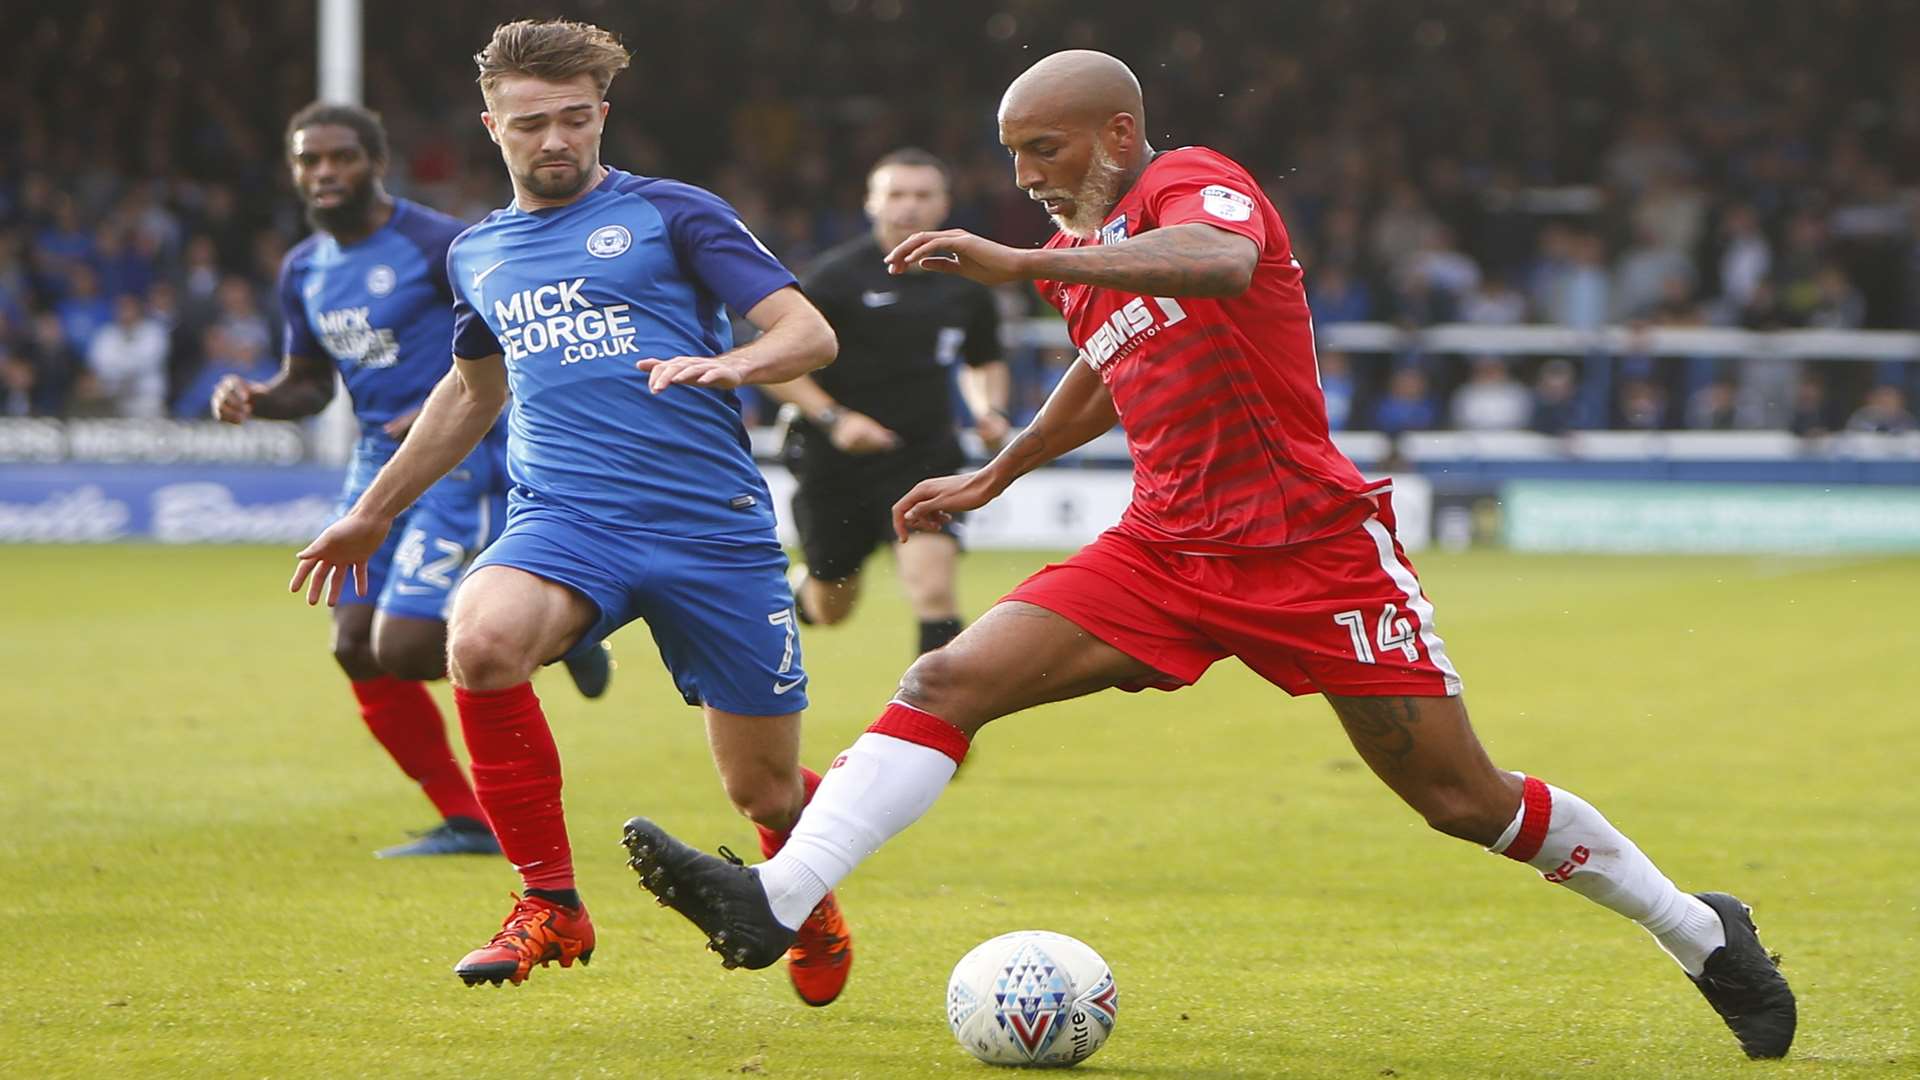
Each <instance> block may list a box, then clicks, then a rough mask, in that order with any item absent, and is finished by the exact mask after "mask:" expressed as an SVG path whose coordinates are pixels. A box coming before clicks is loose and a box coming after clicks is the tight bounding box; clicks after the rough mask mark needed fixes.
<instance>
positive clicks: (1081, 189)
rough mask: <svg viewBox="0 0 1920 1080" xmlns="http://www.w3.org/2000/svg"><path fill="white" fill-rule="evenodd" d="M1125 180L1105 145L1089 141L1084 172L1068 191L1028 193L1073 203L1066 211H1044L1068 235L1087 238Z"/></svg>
mask: <svg viewBox="0 0 1920 1080" xmlns="http://www.w3.org/2000/svg"><path fill="white" fill-rule="evenodd" d="M1126 182H1127V170H1126V169H1124V168H1122V167H1121V165H1120V163H1119V162H1117V161H1115V160H1113V156H1112V155H1110V154H1108V153H1107V148H1106V147H1104V146H1102V145H1100V144H1099V143H1097V142H1096V143H1094V144H1093V155H1092V157H1091V159H1090V160H1089V161H1088V162H1087V175H1086V176H1084V177H1082V178H1081V180H1080V183H1079V185H1078V186H1077V187H1075V188H1074V189H1073V190H1071V191H1036V192H1029V193H1028V195H1029V196H1030V197H1032V198H1034V199H1064V200H1065V201H1067V202H1069V203H1071V204H1073V212H1072V213H1070V214H1048V215H1047V216H1048V217H1050V218H1052V219H1053V224H1054V226H1055V227H1056V228H1058V229H1059V230H1060V231H1061V232H1063V233H1066V234H1067V235H1068V236H1077V237H1079V238H1080V239H1082V240H1091V239H1093V238H1094V237H1095V236H1098V235H1099V234H1100V226H1102V225H1104V224H1106V221H1107V215H1108V214H1110V213H1112V212H1113V206H1114V204H1115V203H1117V202H1119V201H1120V189H1121V187H1123V186H1125V184H1126Z"/></svg>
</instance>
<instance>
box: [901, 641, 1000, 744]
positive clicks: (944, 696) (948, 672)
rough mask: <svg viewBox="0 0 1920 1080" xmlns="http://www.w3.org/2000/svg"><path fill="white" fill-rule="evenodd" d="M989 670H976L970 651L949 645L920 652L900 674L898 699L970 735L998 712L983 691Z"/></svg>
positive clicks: (989, 673)
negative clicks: (928, 651)
mask: <svg viewBox="0 0 1920 1080" xmlns="http://www.w3.org/2000/svg"><path fill="white" fill-rule="evenodd" d="M992 682H993V677H992V673H991V672H986V671H981V670H978V665H977V664H975V663H974V662H973V660H972V654H970V653H969V652H967V651H966V650H964V649H956V648H954V647H953V646H952V645H948V646H946V647H945V648H940V649H935V650H934V651H933V652H930V653H923V654H922V655H921V656H920V658H919V659H917V660H915V661H914V662H913V666H911V667H909V668H907V673H906V674H905V675H902V676H901V677H900V690H899V696H900V700H902V701H904V702H906V703H907V704H909V705H912V706H913V707H914V708H916V709H921V710H924V711H926V712H929V713H932V714H933V715H935V716H937V717H939V718H940V719H942V720H945V721H946V722H947V723H949V724H952V725H953V726H954V727H957V728H959V729H960V730H961V731H963V732H965V733H966V734H967V736H968V737H969V738H971V737H972V736H973V734H974V732H976V731H979V730H980V729H981V728H983V727H985V726H986V725H987V722H988V721H990V720H992V719H993V718H994V717H996V716H998V715H1000V714H999V713H998V712H996V711H994V709H993V705H992V703H991V702H990V701H988V700H987V698H986V695H985V694H984V693H983V692H982V689H981V688H982V687H985V686H991V685H992Z"/></svg>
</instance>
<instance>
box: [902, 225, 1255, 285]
mask: <svg viewBox="0 0 1920 1080" xmlns="http://www.w3.org/2000/svg"><path fill="white" fill-rule="evenodd" d="M1259 262H1260V249H1259V247H1257V246H1256V245H1255V244H1254V242H1253V241H1251V240H1249V239H1247V238H1246V237H1244V236H1241V235H1239V234H1238V233H1231V232H1228V231H1227V230H1225V229H1216V228H1214V227H1213V226H1211V225H1208V224H1206V223H1205V222H1198V221H1190V222H1187V223H1185V224H1181V225H1169V226H1167V227H1166V228H1164V229H1153V230H1150V231H1148V232H1144V233H1141V234H1140V235H1139V236H1136V237H1134V238H1132V239H1130V240H1122V241H1120V242H1119V243H1117V244H1094V245H1091V246H1088V247H1077V248H1036V249H1033V250H1022V249H1020V248H1010V247H1007V246H1006V245H1005V244H996V243H994V242H993V241H991V240H986V239H982V238H981V237H978V236H975V235H973V234H972V233H970V232H967V231H965V230H964V229H942V230H940V231H939V232H926V233H915V234H913V235H912V236H909V237H907V238H906V240H904V241H902V242H901V244H900V246H899V247H896V248H894V249H893V251H891V252H890V253H888V255H887V269H888V270H890V271H891V272H893V273H895V274H902V273H905V272H906V271H907V269H908V268H909V267H915V266H917V267H919V268H920V269H922V270H937V271H940V272H942V273H947V274H958V275H960V276H961V277H965V278H971V279H973V280H974V281H978V282H980V283H982V284H984V285H1001V284H1005V283H1006V282H1009V281H1063V282H1070V283H1072V284H1076V285H1093V286H1096V287H1098V288H1102V289H1119V290H1121V291H1123V292H1130V293H1138V294H1140V295H1141V296H1201V297H1206V296H1237V295H1239V294H1240V293H1243V292H1245V291H1246V289H1247V286H1248V285H1250V284H1252V283H1253V270H1254V267H1255V266H1257V265H1258V264H1259Z"/></svg>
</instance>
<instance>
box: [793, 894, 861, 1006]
mask: <svg viewBox="0 0 1920 1080" xmlns="http://www.w3.org/2000/svg"><path fill="white" fill-rule="evenodd" d="M852 970H853V934H852V932H851V931H849V930H848V929H847V919H846V916H844V915H842V914H841V913H840V902H839V901H838V900H835V899H834V898H833V894H832V893H828V894H827V896H826V899H824V900H822V901H820V903H819V904H818V905H817V906H816V907H815V908H814V909H813V914H811V915H809V916H807V921H806V922H803V923H801V924H800V929H799V930H798V931H796V932H795V934H794V939H793V948H791V949H788V950H787V978H789V979H791V980H793V992H794V993H796V994H799V995H800V1000H801V1001H804V1002H806V1003H807V1004H809V1005H812V1006H815V1007H816V1008H817V1007H819V1006H821V1005H831V1004H832V1003H833V999H834V998H837V997H839V996H840V991H841V990H842V989H843V988H845V987H846V985H847V974H848V973H849V972H851V971H852Z"/></svg>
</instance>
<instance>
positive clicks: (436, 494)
mask: <svg viewBox="0 0 1920 1080" xmlns="http://www.w3.org/2000/svg"><path fill="white" fill-rule="evenodd" d="M398 449H399V444H397V443H395V442H394V441H393V440H392V439H389V438H387V437H386V436H385V435H378V436H375V435H366V436H362V437H361V439H360V441H359V442H358V443H357V444H355V446H354V448H353V464H352V466H351V467H349V468H348V470H347V483H346V487H345V488H344V489H342V491H341V492H340V504H339V506H338V507H337V508H336V510H335V516H338V515H340V514H344V513H346V512H347V509H348V508H349V507H351V506H352V505H353V504H354V501H355V500H357V499H358V498H360V495H361V493H362V492H364V491H366V490H367V485H369V484H371V483H373V478H374V475H375V474H376V473H378V472H379V471H380V467H381V466H383V465H385V464H386V463H387V460H388V459H389V458H391V457H393V454H394V451H396V450H398ZM506 510H507V495H506V472H505V469H504V468H502V467H501V463H500V462H499V461H498V452H497V449H496V448H493V447H491V446H490V445H489V444H487V443H482V444H481V446H480V447H479V448H478V449H476V450H475V451H474V452H473V453H472V454H471V455H469V456H468V457H467V460H465V461H463V462H461V463H460V466H459V467H458V468H456V469H454V470H453V471H452V472H450V473H448V474H447V475H446V476H445V477H444V478H442V479H441V480H440V481H439V482H438V483H436V484H434V485H433V486H432V487H430V488H428V489H427V493H426V494H425V495H422V496H420V500H419V501H418V502H416V503H414V504H413V505H412V506H411V507H409V508H408V509H407V512H406V513H404V514H402V515H400V517H399V519H398V520H396V521H395V522H394V523H393V529H392V531H390V532H388V533H387V540H386V542H385V543H383V544H381V545H380V550H379V551H377V552H375V553H374V556H373V558H372V559H370V560H368V562H367V592H365V593H361V592H360V591H358V590H357V589H355V588H354V586H353V583H352V582H351V581H349V582H348V583H347V587H346V588H345V589H343V590H341V593H340V602H341V603H342V604H369V603H371V604H375V605H376V609H377V610H379V611H383V612H386V613H387V614H390V615H399V616H403V617H406V618H411V619H440V620H443V621H444V620H445V619H446V617H447V611H448V609H449V608H451V607H452V606H453V589H454V586H455V585H458V584H459V583H460V578H461V575H462V574H464V573H465V572H466V569H467V567H468V565H469V564H471V563H472V562H473V557H474V556H475V555H478V554H479V553H480V550H481V549H482V548H484V547H486V546H487V545H488V544H489V543H491V542H492V541H493V538H494V537H496V536H498V535H500V528H501V525H502V523H503V522H504V520H505V518H506Z"/></svg>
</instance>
